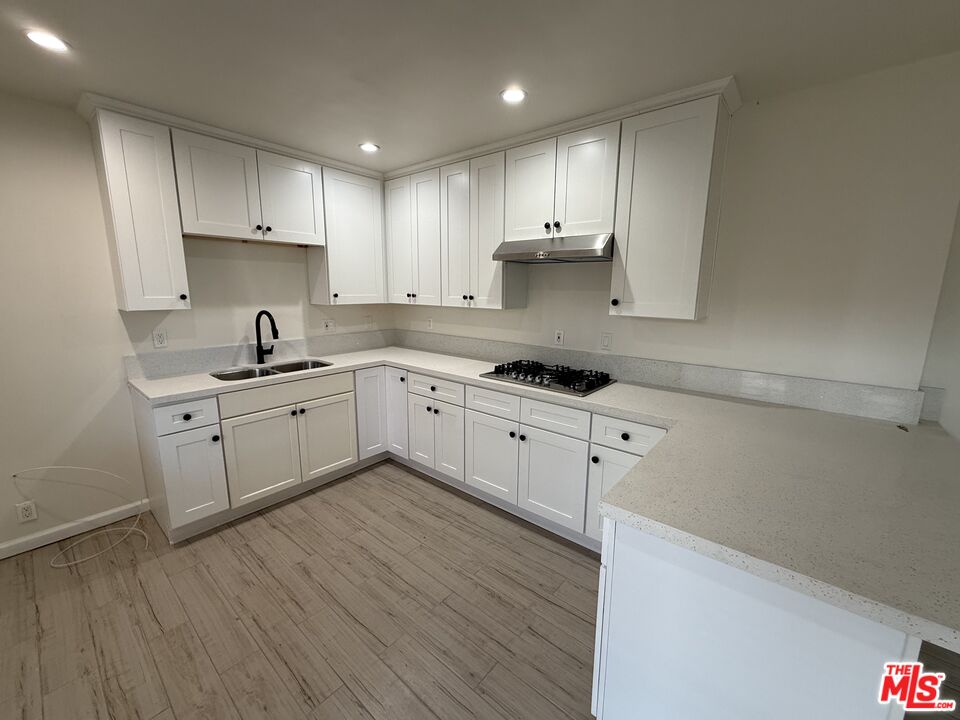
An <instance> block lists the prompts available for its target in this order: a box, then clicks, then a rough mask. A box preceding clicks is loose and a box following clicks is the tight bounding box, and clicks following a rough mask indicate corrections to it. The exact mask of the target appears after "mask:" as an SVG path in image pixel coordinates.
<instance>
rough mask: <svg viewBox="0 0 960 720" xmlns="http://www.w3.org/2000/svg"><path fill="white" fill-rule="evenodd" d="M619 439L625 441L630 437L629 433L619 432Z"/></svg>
mask: <svg viewBox="0 0 960 720" xmlns="http://www.w3.org/2000/svg"><path fill="white" fill-rule="evenodd" d="M620 439H621V440H623V441H624V442H626V441H627V440H629V439H630V433H620Z"/></svg>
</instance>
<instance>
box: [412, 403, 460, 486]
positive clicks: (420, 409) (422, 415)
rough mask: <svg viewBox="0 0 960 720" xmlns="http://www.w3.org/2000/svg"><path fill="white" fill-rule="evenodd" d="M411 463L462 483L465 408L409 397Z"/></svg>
mask: <svg viewBox="0 0 960 720" xmlns="http://www.w3.org/2000/svg"><path fill="white" fill-rule="evenodd" d="M407 398H408V399H407V423H408V427H409V432H410V459H411V460H415V461H417V462H418V463H420V464H422V465H426V466H427V467H430V468H433V469H434V470H437V471H438V472H442V473H443V474H444V475H448V476H450V477H452V478H454V479H455V480H463V408H462V407H458V406H457V405H451V404H450V403H445V402H437V401H436V400H432V399H430V398H426V397H422V396H420V395H414V394H410V395H408V396H407Z"/></svg>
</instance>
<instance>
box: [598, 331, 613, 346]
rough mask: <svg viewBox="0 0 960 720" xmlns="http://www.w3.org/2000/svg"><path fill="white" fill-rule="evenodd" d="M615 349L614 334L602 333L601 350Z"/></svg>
mask: <svg viewBox="0 0 960 720" xmlns="http://www.w3.org/2000/svg"><path fill="white" fill-rule="evenodd" d="M612 347H613V333H600V349H601V350H610V349H611V348H612Z"/></svg>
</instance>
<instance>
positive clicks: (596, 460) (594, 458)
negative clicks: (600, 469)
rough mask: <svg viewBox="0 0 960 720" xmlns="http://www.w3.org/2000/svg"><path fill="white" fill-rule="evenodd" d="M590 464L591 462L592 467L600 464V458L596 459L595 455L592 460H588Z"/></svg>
mask: <svg viewBox="0 0 960 720" xmlns="http://www.w3.org/2000/svg"><path fill="white" fill-rule="evenodd" d="M590 462H592V463H593V464H594V465H596V464H597V463H598V462H600V458H598V457H597V456H596V455H594V456H593V457H592V458H590Z"/></svg>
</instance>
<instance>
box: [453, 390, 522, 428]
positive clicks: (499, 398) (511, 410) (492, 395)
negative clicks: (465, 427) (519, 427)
mask: <svg viewBox="0 0 960 720" xmlns="http://www.w3.org/2000/svg"><path fill="white" fill-rule="evenodd" d="M465 404H466V406H467V407H468V408H470V409H471V410H477V411H479V412H484V413H487V414H488V415H496V416H497V417H501V418H505V419H507V420H519V419H520V398H518V397H517V396H516V395H507V394H506V393H502V392H497V391H496V390H487V389H486V388H478V387H473V386H472V385H467V388H466V399H465Z"/></svg>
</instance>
